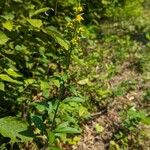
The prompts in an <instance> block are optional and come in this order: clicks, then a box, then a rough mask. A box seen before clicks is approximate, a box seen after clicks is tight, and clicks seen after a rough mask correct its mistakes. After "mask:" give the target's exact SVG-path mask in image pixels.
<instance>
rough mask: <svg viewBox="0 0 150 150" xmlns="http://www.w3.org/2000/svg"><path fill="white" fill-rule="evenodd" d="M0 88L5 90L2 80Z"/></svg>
mask: <svg viewBox="0 0 150 150" xmlns="http://www.w3.org/2000/svg"><path fill="white" fill-rule="evenodd" d="M0 90H1V91H5V85H4V83H3V82H0Z"/></svg>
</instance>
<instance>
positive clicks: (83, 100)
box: [63, 97, 85, 103]
mask: <svg viewBox="0 0 150 150" xmlns="http://www.w3.org/2000/svg"><path fill="white" fill-rule="evenodd" d="M63 102H64V103H67V102H78V103H81V102H85V99H83V98H81V97H67V98H65V99H64V100H63Z"/></svg>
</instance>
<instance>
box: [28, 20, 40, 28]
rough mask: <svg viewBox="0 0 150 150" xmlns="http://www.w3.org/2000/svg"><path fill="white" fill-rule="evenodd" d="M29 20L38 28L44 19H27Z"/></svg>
mask: <svg viewBox="0 0 150 150" xmlns="http://www.w3.org/2000/svg"><path fill="white" fill-rule="evenodd" d="M27 21H28V22H29V23H30V24H31V25H32V26H33V27H36V28H40V27H41V26H42V20H40V19H27Z"/></svg>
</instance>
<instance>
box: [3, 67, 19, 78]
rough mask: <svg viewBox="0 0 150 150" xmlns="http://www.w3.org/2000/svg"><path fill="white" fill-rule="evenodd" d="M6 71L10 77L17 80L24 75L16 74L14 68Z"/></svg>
mask: <svg viewBox="0 0 150 150" xmlns="http://www.w3.org/2000/svg"><path fill="white" fill-rule="evenodd" d="M5 71H6V72H7V73H8V75H10V76H12V77H14V78H17V77H22V75H20V74H18V73H17V72H15V71H14V70H13V69H12V68H9V69H7V70H6V69H5Z"/></svg>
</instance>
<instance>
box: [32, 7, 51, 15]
mask: <svg viewBox="0 0 150 150" xmlns="http://www.w3.org/2000/svg"><path fill="white" fill-rule="evenodd" d="M49 9H50V8H49V7H45V8H41V9H38V10H36V11H35V12H33V13H32V14H31V15H30V17H33V16H35V15H38V14H40V13H43V12H46V11H48V10H49Z"/></svg>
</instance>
